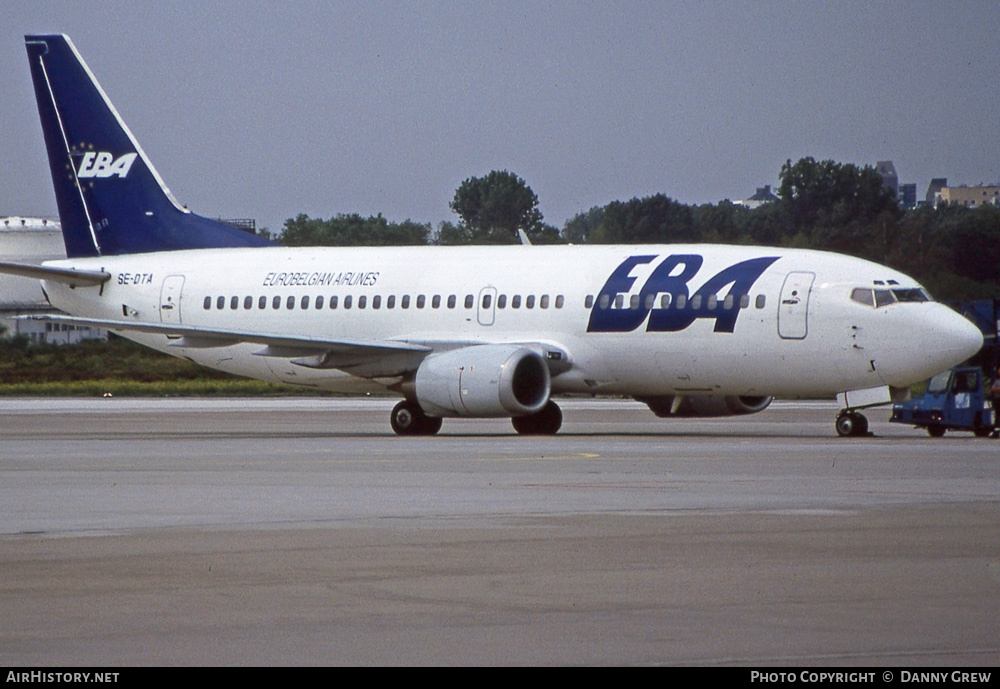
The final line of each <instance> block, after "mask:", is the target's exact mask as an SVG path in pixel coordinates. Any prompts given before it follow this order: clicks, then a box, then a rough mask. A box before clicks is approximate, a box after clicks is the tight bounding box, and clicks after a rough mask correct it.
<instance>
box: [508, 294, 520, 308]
mask: <svg viewBox="0 0 1000 689" xmlns="http://www.w3.org/2000/svg"><path fill="white" fill-rule="evenodd" d="M510 308H512V309H519V308H521V295H520V294H515V295H514V296H513V297H511V298H510Z"/></svg>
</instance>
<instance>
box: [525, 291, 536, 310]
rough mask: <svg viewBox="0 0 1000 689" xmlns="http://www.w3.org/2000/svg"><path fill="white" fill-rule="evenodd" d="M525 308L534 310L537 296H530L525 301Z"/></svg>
mask: <svg viewBox="0 0 1000 689" xmlns="http://www.w3.org/2000/svg"><path fill="white" fill-rule="evenodd" d="M524 308H526V309H533V308H535V295H534V294H529V295H528V296H527V298H525V300H524Z"/></svg>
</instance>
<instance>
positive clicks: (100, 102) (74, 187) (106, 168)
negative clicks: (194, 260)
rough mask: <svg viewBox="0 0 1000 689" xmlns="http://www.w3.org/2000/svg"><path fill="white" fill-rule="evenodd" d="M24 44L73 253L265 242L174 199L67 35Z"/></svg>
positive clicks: (38, 38)
mask: <svg viewBox="0 0 1000 689" xmlns="http://www.w3.org/2000/svg"><path fill="white" fill-rule="evenodd" d="M25 47H26V48H27V51H28V61H29V63H30V66H31V79H32V82H33V83H34V87H35V98H36V100H37V103H38V115H39V117H40V118H41V122H42V131H43V134H44V136H45V146H46V149H47V150H48V157H49V169H50V170H51V173H52V183H53V186H54V187H55V193H56V203H57V205H58V208H59V219H60V222H61V224H62V231H63V240H64V241H65V244H66V254H67V255H68V256H69V257H70V258H77V257H84V256H112V255H120V254H134V253H146V252H152V251H173V250H179V249H208V248H222V247H238V246H265V245H268V244H270V242H268V241H267V240H265V239H263V238H261V237H257V236H255V235H252V234H250V233H248V232H244V231H243V230H239V229H237V228H234V227H230V226H229V225H225V224H223V223H220V222H216V221H214V220H210V219H208V218H203V217H201V216H199V215H195V214H194V213H191V212H190V211H188V210H187V209H186V208H184V207H183V206H181V205H180V204H179V203H178V202H177V200H176V199H175V198H174V197H173V195H172V194H171V193H170V190H169V189H167V187H166V185H165V184H164V183H163V180H162V179H160V176H159V174H158V173H157V172H156V169H155V168H154V167H153V165H152V163H150V162H149V159H148V158H147V157H146V154H145V152H143V150H142V147H141V146H139V143H138V141H136V139H135V137H134V136H133V135H132V132H131V131H129V128H128V127H127V126H126V125H125V122H124V121H122V118H121V116H120V115H119V114H118V111H117V110H115V107H114V105H112V103H111V101H110V100H109V99H108V97H107V95H106V94H105V93H104V90H103V89H102V88H101V86H100V84H98V83H97V79H95V78H94V75H93V74H92V73H91V71H90V68H89V67H87V64H86V63H85V62H84V61H83V58H82V57H80V54H79V53H78V52H77V50H76V47H75V46H74V45H73V42H72V41H71V40H70V39H69V37H68V36H65V35H47V36H25Z"/></svg>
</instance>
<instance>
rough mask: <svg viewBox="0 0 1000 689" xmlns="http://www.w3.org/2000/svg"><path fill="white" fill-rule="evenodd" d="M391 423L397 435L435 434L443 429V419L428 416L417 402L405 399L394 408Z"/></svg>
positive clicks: (390, 417)
mask: <svg viewBox="0 0 1000 689" xmlns="http://www.w3.org/2000/svg"><path fill="white" fill-rule="evenodd" d="M389 424H390V425H391V426H392V430H393V431H394V432H395V433H396V435H434V434H435V433H437V432H438V431H440V430H441V419H440V418H439V417H435V416H427V415H426V414H424V410H423V409H421V408H420V405H418V404H417V403H416V402H410V401H409V400H404V401H402V402H400V403H399V404H397V405H396V406H395V407H393V408H392V413H391V414H390V415H389Z"/></svg>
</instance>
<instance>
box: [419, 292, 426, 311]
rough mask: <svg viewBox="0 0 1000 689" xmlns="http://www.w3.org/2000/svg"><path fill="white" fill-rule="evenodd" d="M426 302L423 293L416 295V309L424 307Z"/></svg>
mask: <svg viewBox="0 0 1000 689" xmlns="http://www.w3.org/2000/svg"><path fill="white" fill-rule="evenodd" d="M426 303H427V299H426V298H425V297H424V295H422V294H420V295H417V308H418V309H422V308H424V304H426Z"/></svg>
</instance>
